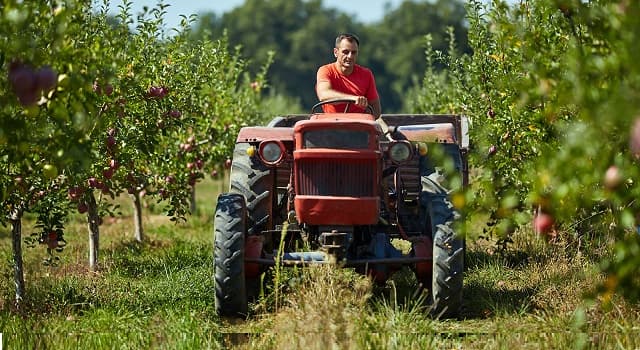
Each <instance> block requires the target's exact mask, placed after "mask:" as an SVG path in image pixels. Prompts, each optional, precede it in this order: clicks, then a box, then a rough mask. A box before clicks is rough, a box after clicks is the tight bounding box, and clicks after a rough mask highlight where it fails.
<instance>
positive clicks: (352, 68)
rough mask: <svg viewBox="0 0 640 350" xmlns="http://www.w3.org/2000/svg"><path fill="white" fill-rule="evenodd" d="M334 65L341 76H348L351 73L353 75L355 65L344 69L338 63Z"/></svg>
mask: <svg viewBox="0 0 640 350" xmlns="http://www.w3.org/2000/svg"><path fill="white" fill-rule="evenodd" d="M335 65H336V68H337V69H338V71H339V72H340V73H342V75H350V74H351V73H353V70H354V67H355V65H353V66H351V67H344V66H343V65H341V64H340V63H338V62H336V63H335Z"/></svg>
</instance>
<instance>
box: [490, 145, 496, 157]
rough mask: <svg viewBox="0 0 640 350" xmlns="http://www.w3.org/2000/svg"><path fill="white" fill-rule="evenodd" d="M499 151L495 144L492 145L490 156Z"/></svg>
mask: <svg viewBox="0 0 640 350" xmlns="http://www.w3.org/2000/svg"><path fill="white" fill-rule="evenodd" d="M497 151H498V148H497V147H496V146H495V145H491V147H489V152H488V154H489V155H490V156H492V155H494V154H495V153H496V152H497Z"/></svg>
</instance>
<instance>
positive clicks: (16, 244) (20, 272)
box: [10, 209, 25, 308]
mask: <svg viewBox="0 0 640 350" xmlns="http://www.w3.org/2000/svg"><path fill="white" fill-rule="evenodd" d="M10 220H11V243H12V248H13V264H14V267H13V271H14V282H15V285H16V306H17V307H18V308H19V307H20V305H21V303H22V300H23V299H24V297H25V288H24V267H23V264H22V209H13V211H12V212H11V218H10Z"/></svg>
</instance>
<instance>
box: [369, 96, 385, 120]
mask: <svg viewBox="0 0 640 350" xmlns="http://www.w3.org/2000/svg"><path fill="white" fill-rule="evenodd" d="M369 105H370V106H371V108H373V115H374V116H375V117H376V118H380V114H382V106H380V99H377V100H373V101H369Z"/></svg>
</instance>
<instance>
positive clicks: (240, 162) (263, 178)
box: [229, 143, 275, 235]
mask: <svg viewBox="0 0 640 350" xmlns="http://www.w3.org/2000/svg"><path fill="white" fill-rule="evenodd" d="M249 146H250V145H249V144H248V143H238V144H236V146H235V149H234V151H233V163H232V165H231V175H230V180H229V183H230V192H233V193H239V194H242V195H243V196H244V197H245V198H246V200H247V229H248V231H247V232H248V234H249V235H253V234H258V233H260V232H261V231H262V230H267V229H270V228H271V222H272V220H273V219H272V213H271V210H272V209H271V208H272V207H273V197H272V196H273V193H274V190H275V184H274V174H273V170H272V169H270V168H268V167H267V166H265V165H264V164H262V163H261V162H259V161H255V160H253V159H252V158H250V157H249V156H248V155H247V149H248V148H249Z"/></svg>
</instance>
